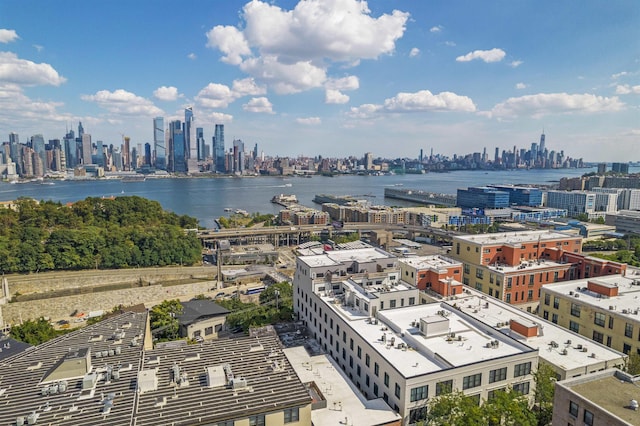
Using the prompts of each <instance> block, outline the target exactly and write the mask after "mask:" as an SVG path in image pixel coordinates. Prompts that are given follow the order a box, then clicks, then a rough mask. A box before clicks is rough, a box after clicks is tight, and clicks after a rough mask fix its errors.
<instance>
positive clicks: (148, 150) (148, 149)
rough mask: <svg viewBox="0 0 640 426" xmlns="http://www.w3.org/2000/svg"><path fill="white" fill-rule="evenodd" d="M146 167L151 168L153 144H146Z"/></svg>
mask: <svg viewBox="0 0 640 426" xmlns="http://www.w3.org/2000/svg"><path fill="white" fill-rule="evenodd" d="M144 165H145V166H151V144H150V143H148V142H147V143H145V144H144Z"/></svg>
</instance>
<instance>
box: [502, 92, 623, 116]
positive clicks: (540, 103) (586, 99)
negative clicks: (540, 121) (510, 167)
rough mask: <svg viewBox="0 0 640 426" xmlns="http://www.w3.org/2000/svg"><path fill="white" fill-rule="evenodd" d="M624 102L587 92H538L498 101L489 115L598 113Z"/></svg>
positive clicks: (619, 107)
mask: <svg viewBox="0 0 640 426" xmlns="http://www.w3.org/2000/svg"><path fill="white" fill-rule="evenodd" d="M623 108H624V103H622V102H620V100H619V99H618V98H617V97H615V96H614V97H611V98H606V97H602V96H596V95H592V94H589V93H585V94H574V95H571V94H567V93H539V94H536V95H527V96H521V97H517V98H509V99H507V100H506V101H504V102H500V103H499V104H497V105H496V106H494V107H493V109H492V110H491V113H490V116H492V117H497V118H504V117H518V116H531V117H533V118H540V117H543V116H545V115H550V114H573V113H598V112H608V111H619V110H621V109H623Z"/></svg>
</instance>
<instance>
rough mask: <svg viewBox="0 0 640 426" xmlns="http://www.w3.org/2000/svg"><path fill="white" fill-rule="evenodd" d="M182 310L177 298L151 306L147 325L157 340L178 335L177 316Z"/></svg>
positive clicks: (173, 338) (164, 339)
mask: <svg viewBox="0 0 640 426" xmlns="http://www.w3.org/2000/svg"><path fill="white" fill-rule="evenodd" d="M182 311H183V307H182V303H180V301H179V300H178V299H174V300H165V301H164V302H162V303H160V304H159V305H156V306H154V307H153V308H151V311H150V313H149V315H150V319H149V326H150V327H151V332H152V334H153V335H154V336H155V337H156V338H157V339H158V340H159V341H167V340H176V339H178V338H179V337H180V336H179V331H180V330H179V329H180V324H179V323H178V319H177V316H178V315H180V314H181V313H182Z"/></svg>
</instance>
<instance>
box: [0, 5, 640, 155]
mask: <svg viewBox="0 0 640 426" xmlns="http://www.w3.org/2000/svg"><path fill="white" fill-rule="evenodd" d="M154 5H155V6H157V7H148V6H149V4H148V3H147V2H140V3H134V4H130V3H126V4H125V3H124V2H119V1H114V2H108V3H105V4H102V3H101V4H91V5H85V4H83V3H79V4H76V3H66V2H62V3H55V4H47V3H44V4H41V3H38V4H37V7H35V6H36V4H35V3H34V7H28V6H29V2H27V3H25V2H20V3H18V2H8V3H4V4H3V5H2V8H1V9H2V14H1V15H0V134H2V135H3V137H2V139H1V141H5V140H6V138H7V137H8V135H9V133H11V132H16V133H18V134H20V135H21V140H26V139H27V138H29V137H31V136H32V135H37V134H42V135H43V136H44V139H45V140H48V139H56V138H57V139H62V137H63V136H64V134H65V131H66V129H67V126H68V127H69V128H74V127H75V126H76V125H77V122H79V121H82V122H83V123H84V125H85V126H86V127H87V128H90V129H91V131H90V133H91V137H92V139H93V140H94V141H95V140H102V141H104V143H105V144H110V143H112V144H119V143H120V142H121V140H122V135H123V134H124V135H126V136H128V137H130V138H131V144H132V145H137V144H142V145H144V144H145V143H150V144H152V145H153V144H154V131H153V130H154V129H153V127H152V126H151V125H150V123H151V122H152V120H153V118H155V117H158V116H161V117H164V127H165V129H164V130H165V131H166V130H167V129H168V126H169V123H171V122H172V121H175V120H184V117H185V115H184V110H185V108H189V107H192V108H193V117H194V120H193V125H192V128H193V129H196V128H203V129H204V139H205V141H206V143H207V144H210V141H211V137H212V136H214V132H215V130H214V129H215V127H214V126H215V125H216V124H224V125H225V127H226V129H225V130H226V133H227V141H228V142H227V143H229V142H230V141H232V140H234V139H242V140H243V141H244V142H245V143H246V144H247V146H253V145H254V144H256V143H257V144H259V146H260V149H261V150H263V151H265V152H268V153H270V154H272V155H284V156H298V155H309V156H314V155H323V156H349V155H353V154H360V153H362V152H369V151H373V152H375V153H376V155H380V156H382V157H387V158H394V157H411V158H415V157H416V156H417V155H418V152H419V151H420V150H421V149H423V150H424V151H425V152H429V151H430V150H431V149H433V150H434V151H435V152H438V153H442V154H444V155H451V156H452V155H454V154H466V153H470V152H477V151H481V150H482V148H487V149H489V150H492V149H493V148H494V147H496V146H498V147H501V148H507V147H509V146H513V145H517V146H519V147H521V146H528V145H530V144H531V143H533V142H537V135H539V134H540V133H541V132H542V131H543V129H544V130H545V131H546V133H547V147H549V148H550V149H551V148H553V149H565V150H566V151H569V152H570V153H571V155H572V156H573V157H576V158H578V157H582V158H584V159H585V161H594V162H595V161H628V160H637V158H629V153H631V152H634V149H633V148H634V146H635V145H634V143H637V142H638V140H639V139H640V127H639V126H638V124H637V123H638V107H639V106H640V102H639V99H640V96H639V95H640V65H639V64H640V58H639V57H638V53H637V49H636V50H634V44H633V43H632V42H633V41H634V40H637V35H638V34H637V32H638V30H637V28H636V26H635V24H636V23H637V21H638V17H639V15H640V6H639V5H637V4H635V3H632V2H625V1H619V2H614V3H612V4H607V5H606V7H605V6H603V5H601V4H598V3H596V2H591V1H588V2H585V3H583V4H581V7H580V8H571V7H570V6H568V5H564V4H555V3H553V2H542V3H540V2H538V3H535V4H510V3H507V4H501V5H498V4H494V5H491V4H490V5H480V4H476V3H475V2H464V3H456V4H455V5H450V4H437V3H436V4H424V3H415V2H409V1H397V2H394V3H393V4H392V5H389V4H385V3H381V2H369V3H366V2H357V1H355V0H335V1H331V2H328V1H325V2H318V1H300V2H296V1H278V2H272V3H265V2H262V1H251V2H246V1H231V2H222V3H221V2H203V1H196V2H193V3H192V4H190V5H189V7H190V9H191V10H192V12H193V13H180V14H172V13H170V11H171V10H172V8H171V6H172V5H177V3H173V2H162V3H154ZM125 6H126V7H125ZM125 12H126V13H125ZM51 22H61V23H62V22H71V23H73V25H71V26H66V25H53V26H52V25H50V23H51ZM594 52H598V53H597V55H596V54H595V53H594ZM189 137H191V138H193V139H194V141H195V137H194V136H193V135H189ZM165 148H166V147H165ZM227 148H230V147H229V146H227ZM191 149H192V150H194V152H193V154H195V153H196V152H195V150H196V149H197V147H196V146H191Z"/></svg>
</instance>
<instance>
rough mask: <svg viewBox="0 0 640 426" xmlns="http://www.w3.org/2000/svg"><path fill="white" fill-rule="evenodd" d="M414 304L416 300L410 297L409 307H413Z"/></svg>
mask: <svg viewBox="0 0 640 426" xmlns="http://www.w3.org/2000/svg"><path fill="white" fill-rule="evenodd" d="M415 304H416V298H415V297H410V298H409V306H412V305H415Z"/></svg>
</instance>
